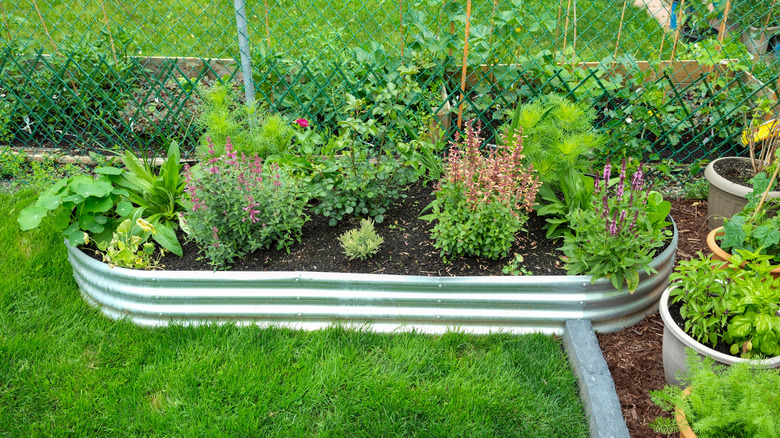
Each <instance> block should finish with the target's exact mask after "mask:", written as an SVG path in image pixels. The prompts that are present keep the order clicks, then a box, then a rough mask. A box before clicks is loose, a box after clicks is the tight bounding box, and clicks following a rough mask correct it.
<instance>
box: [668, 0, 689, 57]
mask: <svg viewBox="0 0 780 438" xmlns="http://www.w3.org/2000/svg"><path fill="white" fill-rule="evenodd" d="M684 10H685V0H680V10H679V11H677V14H678V15H677V29H675V32H674V43H673V44H672V55H671V56H670V57H669V62H670V63H672V62H674V57H675V56H676V55H677V43H678V42H679V41H680V18H681V15H680V14H682V11H684Z"/></svg>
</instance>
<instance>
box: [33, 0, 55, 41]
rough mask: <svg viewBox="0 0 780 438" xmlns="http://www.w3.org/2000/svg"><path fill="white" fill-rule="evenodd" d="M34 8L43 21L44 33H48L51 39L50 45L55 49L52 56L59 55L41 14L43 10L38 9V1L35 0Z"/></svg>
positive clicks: (47, 35) (47, 36)
mask: <svg viewBox="0 0 780 438" xmlns="http://www.w3.org/2000/svg"><path fill="white" fill-rule="evenodd" d="M33 7H35V12H37V13H38V18H40V19H41V25H42V26H43V31H44V32H46V38H48V39H49V43H51V47H52V48H53V49H54V50H53V51H52V52H51V54H52V55H53V54H55V53H57V46H55V45H54V40H53V39H52V38H51V34H50V33H49V28H48V27H46V20H44V19H43V14H41V10H40V9H38V0H33Z"/></svg>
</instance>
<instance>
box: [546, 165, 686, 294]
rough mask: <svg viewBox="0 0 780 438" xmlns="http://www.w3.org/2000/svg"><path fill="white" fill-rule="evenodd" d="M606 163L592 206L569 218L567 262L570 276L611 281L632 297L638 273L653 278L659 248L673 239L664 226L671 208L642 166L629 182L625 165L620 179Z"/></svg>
mask: <svg viewBox="0 0 780 438" xmlns="http://www.w3.org/2000/svg"><path fill="white" fill-rule="evenodd" d="M611 171H612V166H611V165H610V163H609V161H607V164H606V166H605V167H604V172H603V173H602V175H601V178H600V179H599V178H598V177H596V179H595V182H594V184H595V188H594V191H593V196H592V202H591V204H590V205H589V206H586V208H583V209H577V210H574V211H572V212H571V213H570V214H569V226H570V227H571V231H572V232H571V233H567V234H565V235H564V241H563V247H562V248H561V250H562V251H563V253H564V254H565V257H563V260H564V261H565V262H566V269H567V270H568V271H569V274H572V275H580V274H584V275H591V276H593V277H592V281H594V282H595V281H596V280H597V279H599V278H604V277H606V278H609V279H610V281H611V282H612V285H613V286H615V288H616V289H618V290H620V289H622V288H623V286H624V285H626V286H627V287H628V290H629V291H630V292H632V293H633V292H634V290H636V288H637V287H638V285H639V272H638V271H637V270H638V269H644V271H645V272H646V273H648V274H651V273H655V272H656V271H655V269H653V267H652V266H650V262H651V261H652V260H653V257H654V255H655V251H656V249H657V248H660V247H662V246H664V242H665V241H666V240H667V239H669V237H671V235H672V231H671V230H669V229H668V227H669V225H671V223H669V222H667V221H666V218H667V217H668V215H669V211H670V210H671V204H670V203H669V202H668V201H664V200H663V197H662V196H661V194H660V193H658V192H656V191H653V190H651V189H650V188H649V187H647V184H646V182H645V175H644V172H643V171H642V166H641V165H640V166H639V168H638V169H637V170H636V172H635V173H634V174H633V176H632V177H631V178H628V177H627V175H626V161H625V160H623V164H622V166H621V168H620V174H619V176H618V177H617V178H616V179H613V178H611Z"/></svg>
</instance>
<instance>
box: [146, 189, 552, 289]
mask: <svg viewBox="0 0 780 438" xmlns="http://www.w3.org/2000/svg"><path fill="white" fill-rule="evenodd" d="M431 191H432V189H431V187H425V186H422V185H415V186H412V187H411V188H410V189H409V190H408V191H407V192H406V195H407V196H406V198H405V199H402V200H400V202H398V204H397V205H395V206H393V207H391V208H390V209H388V211H387V212H386V213H385V215H384V217H385V220H384V222H383V223H381V224H375V226H374V227H375V229H376V231H377V233H379V235H380V236H382V238H383V239H384V243H382V245H381V246H380V247H379V252H378V253H377V254H376V255H375V256H373V257H371V258H369V259H368V260H365V261H361V260H349V258H348V257H347V256H346V255H345V254H344V250H343V249H342V248H341V246H340V244H339V241H338V237H339V236H340V235H342V234H343V233H345V232H346V231H348V230H351V229H354V228H358V227H359V225H360V224H359V220H358V219H351V218H350V219H345V220H343V221H342V222H340V223H339V224H338V225H336V226H330V225H328V220H327V219H326V218H324V217H322V216H318V215H311V220H310V221H308V222H307V223H306V225H305V226H304V228H303V236H302V238H301V242H300V243H296V244H294V245H293V246H292V247H291V248H290V252H289V254H288V253H287V252H286V251H284V250H279V251H277V250H267V251H256V252H254V253H252V254H249V255H247V256H246V257H244V258H243V259H241V260H239V261H237V262H236V263H234V264H233V265H232V266H231V268H230V269H231V270H237V271H319V272H350V273H373V274H399V275H423V276H455V275H458V276H465V275H476V276H482V275H504V274H503V272H502V269H503V267H504V266H506V264H507V263H508V262H509V261H511V260H512V259H513V258H514V257H515V254H519V255H520V256H522V257H523V263H522V264H521V265H520V266H522V267H524V268H525V270H526V272H527V273H529V274H534V275H566V271H565V270H564V269H563V262H562V261H561V260H560V256H561V255H562V253H561V252H560V251H558V250H557V249H556V248H558V247H560V244H556V243H554V242H552V241H550V240H548V239H546V238H545V231H543V230H542V227H543V226H544V224H545V221H544V218H541V217H537V216H536V214H534V213H530V217H529V220H528V222H527V223H526V226H525V228H526V230H527V231H525V232H521V233H520V235H519V237H518V239H517V241H516V242H515V244H514V246H513V247H512V250H511V251H510V252H509V255H508V256H507V257H505V258H503V259H499V260H489V259H486V258H479V257H461V258H457V259H454V260H452V261H451V262H450V263H445V262H444V261H443V260H442V257H441V255H440V251H439V250H438V249H436V248H435V247H434V246H433V240H431V237H430V230H431V229H432V228H433V224H432V223H430V222H427V221H424V220H421V219H419V216H420V215H421V211H422V210H423V208H425V207H426V206H427V205H428V204H430V202H431V201H433V199H434V196H433V195H432V194H431ZM181 240H182V241H184V239H183V238H182V239H181ZM183 249H184V257H177V256H176V255H173V254H168V255H166V256H165V257H164V258H163V259H162V260H161V264H162V268H163V269H167V270H205V271H209V270H212V267H211V266H210V265H209V264H208V261H207V260H205V259H203V257H202V256H201V255H200V254H199V252H198V247H197V245H195V244H194V243H192V242H188V243H185V244H184V245H183Z"/></svg>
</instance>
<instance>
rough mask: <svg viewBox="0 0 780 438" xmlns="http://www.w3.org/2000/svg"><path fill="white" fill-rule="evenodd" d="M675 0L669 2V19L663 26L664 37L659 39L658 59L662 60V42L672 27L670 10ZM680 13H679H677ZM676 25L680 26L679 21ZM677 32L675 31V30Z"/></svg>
mask: <svg viewBox="0 0 780 438" xmlns="http://www.w3.org/2000/svg"><path fill="white" fill-rule="evenodd" d="M674 2H675V0H669V19H668V20H666V24H664V37H663V38H661V47H660V48H659V49H658V59H663V58H664V42H665V41H666V33H667V32H668V31H669V29H671V27H672V8H673V5H674ZM677 12H680V11H677ZM677 25H678V26H679V25H680V21H679V20H678V21H677ZM675 31H677V29H675Z"/></svg>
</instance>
